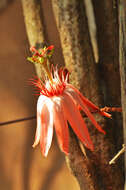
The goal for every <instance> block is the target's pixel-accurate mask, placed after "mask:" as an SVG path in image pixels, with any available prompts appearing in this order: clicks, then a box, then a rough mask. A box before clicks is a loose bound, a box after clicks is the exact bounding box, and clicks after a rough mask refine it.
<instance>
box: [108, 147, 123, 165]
mask: <svg viewBox="0 0 126 190" xmlns="http://www.w3.org/2000/svg"><path fill="white" fill-rule="evenodd" d="M122 146H123V147H122V149H121V150H120V151H119V152H118V153H117V154H116V155H115V156H114V157H113V158H112V159H111V160H110V162H109V164H110V165H111V164H115V161H116V160H117V159H118V158H119V157H120V155H121V154H123V153H124V152H125V150H126V147H125V145H124V144H123V145H122Z"/></svg>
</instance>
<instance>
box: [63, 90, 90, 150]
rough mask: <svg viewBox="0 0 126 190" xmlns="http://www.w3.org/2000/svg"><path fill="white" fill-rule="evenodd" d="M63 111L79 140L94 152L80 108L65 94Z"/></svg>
mask: <svg viewBox="0 0 126 190" xmlns="http://www.w3.org/2000/svg"><path fill="white" fill-rule="evenodd" d="M63 111H64V114H65V117H66V118H67V120H68V121H69V123H70V125H71V127H72V128H73V130H74V132H75V133H76V135H77V136H78V138H79V139H80V140H81V141H82V142H83V143H84V144H85V145H86V146H87V147H88V148H89V149H91V150H93V144H92V141H91V139H90V135H89V132H88V129H87V127H86V124H85V122H84V120H83V119H82V117H81V114H80V112H79V111H78V108H77V106H76V104H75V102H74V101H73V99H72V98H71V97H70V96H69V95H68V94H67V93H64V100H63Z"/></svg>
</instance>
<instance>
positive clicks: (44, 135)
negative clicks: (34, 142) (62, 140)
mask: <svg viewBox="0 0 126 190" xmlns="http://www.w3.org/2000/svg"><path fill="white" fill-rule="evenodd" d="M41 125H42V126H41V136H40V146H41V150H42V153H43V155H44V156H47V154H48V151H49V149H50V146H51V143H52V136H53V102H52V101H51V100H50V99H49V98H48V100H46V101H45V104H44V106H43V109H42V112H41Z"/></svg>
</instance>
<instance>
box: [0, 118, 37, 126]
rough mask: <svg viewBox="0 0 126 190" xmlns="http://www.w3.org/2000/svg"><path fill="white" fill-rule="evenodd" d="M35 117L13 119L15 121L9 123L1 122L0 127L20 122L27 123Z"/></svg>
mask: <svg viewBox="0 0 126 190" xmlns="http://www.w3.org/2000/svg"><path fill="white" fill-rule="evenodd" d="M35 118H36V116H35V115H34V116H30V117H24V118H20V119H15V120H11V121H5V122H1V123H0V126H2V125H10V124H14V123H18V122H22V121H28V120H31V119H35Z"/></svg>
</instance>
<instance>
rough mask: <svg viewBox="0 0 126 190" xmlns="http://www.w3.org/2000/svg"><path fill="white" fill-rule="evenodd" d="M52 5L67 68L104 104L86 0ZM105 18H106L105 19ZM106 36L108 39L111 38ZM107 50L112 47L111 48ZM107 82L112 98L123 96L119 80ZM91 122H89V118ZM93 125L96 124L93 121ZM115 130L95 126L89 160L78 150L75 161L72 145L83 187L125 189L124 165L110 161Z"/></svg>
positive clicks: (74, 168)
mask: <svg viewBox="0 0 126 190" xmlns="http://www.w3.org/2000/svg"><path fill="white" fill-rule="evenodd" d="M52 5H53V10H54V14H55V18H56V22H57V28H58V30H59V33H60V39H61V45H62V49H63V55H64V60H65V64H66V66H67V68H68V69H69V70H70V71H72V77H71V82H72V83H73V84H74V85H75V86H76V87H77V88H79V89H80V90H81V92H83V94H85V95H86V96H87V97H88V98H90V99H91V100H93V102H94V103H96V104H97V105H101V104H103V102H104V101H103V98H102V96H101V94H102V93H103V94H104V91H103V89H102V88H101V85H100V84H101V80H102V76H101V75H100V72H99V69H98V70H97V66H96V64H95V63H94V58H93V53H92V48H91V44H90V39H89V32H88V27H87V20H86V15H85V9H84V4H83V1H75V0H72V1H67V0H64V1H62V0H52ZM102 22H104V20H103V21H102ZM104 37H107V36H104ZM105 40H106V41H107V39H105ZM117 42H118V41H117ZM101 43H102V42H100V44H101ZM109 45H110V48H111V49H109V51H112V53H113V54H115V50H114V49H113V47H114V46H115V41H112V42H111V43H110V44H109ZM114 48H116V53H117V50H118V49H117V47H114ZM106 51H108V49H107V50H106ZM109 51H108V52H109ZM100 53H101V51H100ZM100 56H101V57H103V58H104V56H105V54H104V52H102V55H101V54H100ZM117 57H118V53H117ZM105 58H106V57H105ZM105 58H104V59H105ZM112 58H113V57H112ZM114 59H116V58H114ZM106 61H107V60H104V63H106ZM104 63H103V64H104ZM112 64H113V62H112ZM112 64H111V63H110V68H111V67H112V66H111V65H112ZM104 65H105V64H104ZM98 66H99V65H98ZM106 67H107V66H106ZM113 67H115V70H114V76H113V80H114V79H115V78H114V77H116V74H118V76H119V71H118V66H117V64H116V65H114V66H113ZM108 70H109V69H108ZM108 70H104V72H106V73H107V72H108ZM107 76H108V75H107V74H106V80H107ZM98 79H100V80H98ZM116 79H117V78H116ZM102 81H103V80H102ZM114 82H115V80H114ZM104 83H105V81H104ZM118 83H119V80H118ZM107 84H108V85H109V91H110V87H111V88H112V93H111V94H109V99H110V97H111V95H112V96H116V97H114V99H116V98H117V96H118V99H119V95H120V94H119V92H117V94H118V95H117V94H115V93H116V90H115V88H114V87H115V86H117V83H116V85H114V87H113V83H112V82H110V81H108V80H107ZM111 85H112V86H111ZM104 86H105V85H104ZM118 88H119V86H118ZM116 89H117V88H116ZM106 97H107V98H108V94H106ZM106 102H107V101H106ZM116 102H117V101H116ZM117 104H118V102H117ZM97 119H98V121H99V123H100V124H101V125H102V127H103V128H106V129H107V128H108V127H109V128H111V125H109V126H108V125H107V123H106V121H105V119H103V118H101V117H98V118H97ZM87 124H89V123H88V121H87ZM89 126H90V127H92V126H91V125H90V124H89ZM111 132H112V130H110V132H109V133H108V135H106V136H103V135H101V134H99V133H97V132H96V131H95V130H92V131H91V134H92V139H93V142H94V144H95V151H94V152H93V153H91V152H89V151H86V152H87V156H88V163H87V160H85V157H84V155H82V154H81V155H80V156H79V158H78V156H77V154H76V156H75V157H74V159H75V160H74V163H73V158H71V157H73V152H74V151H75V152H76V150H74V148H73V149H71V148H70V150H71V154H70V156H69V157H68V160H69V165H70V167H71V170H72V171H73V173H74V175H75V176H76V178H77V180H78V182H79V183H80V188H81V189H89V190H90V189H91V190H92V189H95V190H101V189H104V190H105V189H108V190H109V189H113V190H115V189H120V190H122V186H123V179H122V175H121V172H120V169H119V168H118V166H114V167H111V166H109V164H108V163H109V160H110V159H111V156H112V153H113V152H114V150H115V149H114V146H113V142H112V133H111ZM73 142H74V140H72V141H71V143H70V147H72V146H73V145H72V143H73ZM78 154H79V153H78ZM78 160H83V162H82V165H81V164H80V165H81V169H82V173H81V175H78V167H80V165H79V166H78V165H76V164H75V163H76V162H78ZM80 163H81V161H80ZM89 166H90V167H89ZM83 172H84V173H83ZM115 178H116V179H117V178H118V180H116V181H115ZM85 184H86V188H85Z"/></svg>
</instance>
